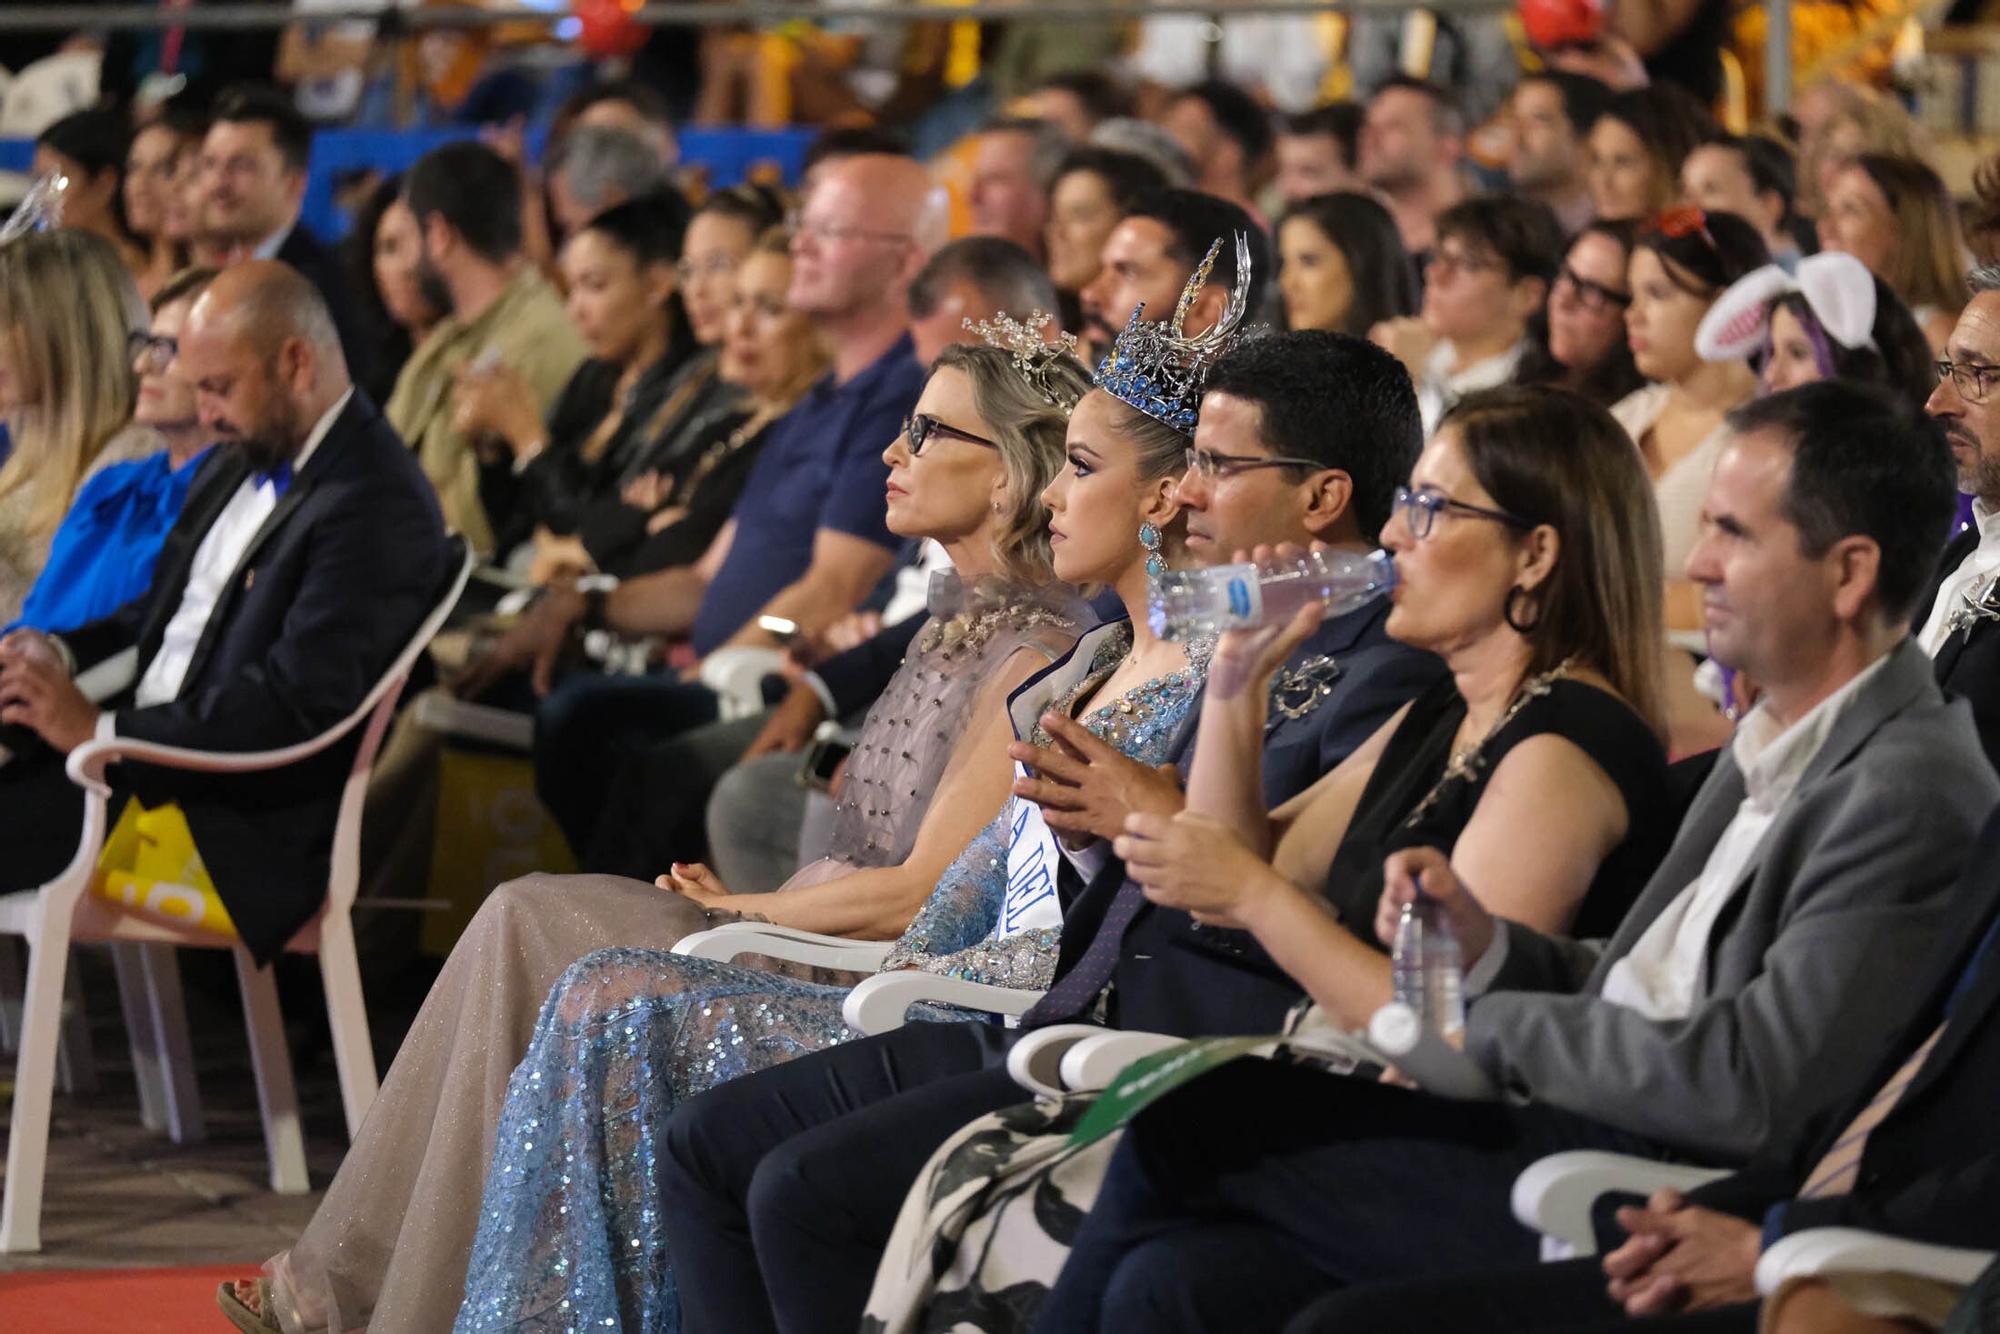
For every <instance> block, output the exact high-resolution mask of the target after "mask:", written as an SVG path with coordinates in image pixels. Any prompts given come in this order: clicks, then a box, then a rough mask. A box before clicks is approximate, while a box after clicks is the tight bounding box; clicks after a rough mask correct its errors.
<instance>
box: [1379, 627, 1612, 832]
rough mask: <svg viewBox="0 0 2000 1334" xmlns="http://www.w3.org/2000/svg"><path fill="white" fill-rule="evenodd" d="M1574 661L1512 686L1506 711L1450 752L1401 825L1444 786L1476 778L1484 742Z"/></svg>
mask: <svg viewBox="0 0 2000 1334" xmlns="http://www.w3.org/2000/svg"><path fill="white" fill-rule="evenodd" d="M1575 662H1576V659H1575V658H1564V659H1563V660H1562V661H1561V662H1559V663H1557V664H1556V665H1555V666H1554V667H1551V668H1550V669H1549V670H1548V671H1546V672H1543V673H1542V674H1541V675H1540V676H1532V677H1529V678H1528V679H1527V680H1525V681H1523V682H1521V684H1520V686H1519V687H1517V688H1516V689H1515V691H1514V698H1513V699H1512V700H1511V701H1509V703H1508V705H1507V710H1506V712H1504V713H1502V714H1501V715H1500V717H1499V719H1498V720H1497V721H1496V722H1495V723H1494V724H1493V726H1492V727H1490V728H1488V729H1487V730H1486V735H1485V736H1483V737H1481V738H1479V740H1478V741H1477V742H1476V743H1475V744H1473V745H1471V746H1467V747H1466V748H1465V749H1464V750H1461V751H1458V752H1456V753H1454V754H1453V755H1452V757H1451V759H1450V761H1449V762H1448V763H1446V765H1445V766H1444V773H1443V775H1442V776H1440V777H1439V778H1438V780H1437V783H1436V785H1435V786H1433V787H1432V788H1431V790H1430V791H1429V792H1426V793H1425V794H1424V799H1423V800H1422V801H1420V802H1418V803H1417V806H1416V809H1415V810H1413V811H1411V812H1410V816H1409V818H1408V819H1407V820H1404V821H1403V828H1405V829H1410V828H1414V827H1415V825H1416V823H1417V821H1418V820H1420V819H1421V818H1423V815H1424V813H1425V812H1426V811H1428V810H1430V808H1431V807H1433V806H1435V805H1437V800H1438V797H1439V796H1441V795H1442V794H1443V792H1444V790H1445V788H1447V787H1449V786H1450V785H1451V784H1453V783H1457V782H1467V783H1469V782H1471V781H1472V780H1473V779H1474V778H1477V777H1478V776H1479V771H1480V770H1481V769H1484V768H1485V767H1486V746H1487V743H1489V742H1491V741H1492V740H1493V738H1494V737H1496V736H1499V735H1500V730H1501V729H1502V728H1504V727H1506V726H1507V724H1508V723H1511V722H1513V721H1514V718H1515V716H1516V715H1518V714H1519V713H1520V712H1521V710H1522V709H1525V708H1527V707H1528V701H1529V700H1531V699H1540V698H1541V697H1542V696H1543V695H1546V694H1548V693H1549V692H1550V691H1551V690H1553V689H1555V685H1556V682H1557V681H1560V680H1562V679H1563V678H1565V677H1567V676H1568V675H1569V669H1570V667H1571V665H1572V664H1574V663H1575Z"/></svg>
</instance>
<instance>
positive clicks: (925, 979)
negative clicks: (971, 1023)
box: [840, 969, 1042, 1034]
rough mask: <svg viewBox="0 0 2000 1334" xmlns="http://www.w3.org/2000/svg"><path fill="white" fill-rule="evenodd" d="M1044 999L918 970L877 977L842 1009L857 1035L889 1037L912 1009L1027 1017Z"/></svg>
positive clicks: (858, 989) (852, 995)
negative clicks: (931, 1005)
mask: <svg viewBox="0 0 2000 1334" xmlns="http://www.w3.org/2000/svg"><path fill="white" fill-rule="evenodd" d="M1041 998H1042V993H1041V992H1039V991H1029V990H1026V989H1024V988H1021V987H995V986H989V985H987V984H986V983H984V982H967V981H966V980H965V979H964V978H960V977H941V976H939V975H938V974H936V973H926V972H921V971H918V970H916V969H901V970H898V971H896V972H893V973H877V974H876V975H875V976H873V977H871V978H869V979H868V980H867V981H865V982H863V983H862V984H861V985H860V986H858V987H856V988H855V989H854V990H852V991H850V992H848V993H847V1003H846V1004H844V1005H842V1006H841V1007H840V1012H841V1015H842V1017H843V1018H845V1019H846V1020H847V1026H848V1027H849V1028H851V1029H853V1030H854V1031H855V1032H857V1033H861V1034H871V1033H887V1032H888V1031H889V1030H890V1029H892V1028H901V1027H902V1026H903V1020H904V1017H905V1016H906V1015H907V1014H908V1012H909V1009H910V1007H911V1006H912V1005H916V1004H918V1003H919V1002H922V1001H935V1002H937V1003H938V1004H940V1005H955V1006H957V1007H958V1008H959V1009H961V1010H981V1011H984V1012H985V1013H987V1014H1005V1015H1017V1014H1026V1013H1027V1012H1028V1011H1029V1009H1031V1008H1032V1007H1033V1006H1034V1003H1035V1002H1036V1001H1038V1000H1040V999H1041Z"/></svg>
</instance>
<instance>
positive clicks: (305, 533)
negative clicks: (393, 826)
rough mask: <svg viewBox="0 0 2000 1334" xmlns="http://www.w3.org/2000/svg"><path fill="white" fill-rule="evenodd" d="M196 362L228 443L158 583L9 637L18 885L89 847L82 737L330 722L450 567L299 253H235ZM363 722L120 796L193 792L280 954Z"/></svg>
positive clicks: (131, 778)
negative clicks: (72, 777)
mask: <svg viewBox="0 0 2000 1334" xmlns="http://www.w3.org/2000/svg"><path fill="white" fill-rule="evenodd" d="M179 370H180V373H181V374H182V375H184V376H186V377H187V379H189V380H190V381H192V382H193V383H194V386H195V394H196V406H197V409H198V411H199V412H200V414H201V420H202V424H203V426H205V427H206V428H207V429H208V430H209V432H210V433H211V434H212V436H213V438H214V439H215V440H216V441H217V442H218V444H219V445H220V446H221V447H220V448H218V449H216V450H214V451H212V452H211V453H210V455H209V457H208V458H207V459H206V460H205V461H204V462H203V463H202V464H201V469H200V471H199V472H198V473H197V474H196V475H195V479H194V482H193V484H192V486H191V487H190V489H189V491H188V497H187V503H186V505H185V506H184V507H183V508H182V510H181V515H180V519H179V521H178V522H177V523H176V524H175V525H174V527H173V529H172V531H170V532H169V533H168V534H167V539H166V544H165V546H164V547H163V548H162V549H161V552H160V559H159V563H158V564H157V565H156V566H155V568H154V573H153V586H152V588H151V589H150V590H148V592H147V593H146V594H145V595H144V596H143V597H140V598H138V599H136V600H134V601H133V602H131V603H128V604H127V605H126V606H124V607H121V608H120V609H119V610H118V611H116V612H114V613H112V614H111V615H110V616H107V617H105V618H104V619H103V620H100V621H95V622H92V623H91V624H89V625H85V626H81V627H79V628H78V629H75V630H72V631H69V632H67V633H65V634H64V635H62V636H61V637H60V638H57V637H54V636H49V635H43V634H40V633H37V632H34V631H16V632H14V633H13V634H11V635H9V636H8V637H7V638H6V639H4V640H0V724H5V725H7V726H8V727H9V728H10V729H11V731H12V733H13V734H12V735H11V736H10V737H9V739H8V741H9V745H10V747H11V748H12V749H13V751H14V752H15V753H14V756H13V758H12V760H11V762H9V763H7V764H5V765H4V766H0V848H5V849H6V856H5V857H0V890H13V889H25V888H31V887H33V886H36V885H39V884H42V883H44V882H46V881H48V880H50V879H52V878H53V877H54V876H55V875H56V874H57V873H58V872H59V871H61V870H62V868H63V867H64V866H65V865H67V864H68V862H69V860H70V858H71V857H72V855H73V854H74V853H75V852H76V845H77V838H78V833H79V830H80V828H81V819H82V811H83V801H82V794H81V792H80V790H79V789H78V788H76V787H75V786H74V785H73V784H71V783H70V782H69V780H68V779H67V777H66V776H65V775H64V772H63V761H64V757H65V756H66V755H68V754H69V752H70V751H72V750H74V749H76V747H78V746H80V745H82V744H83V743H85V742H87V741H91V740H93V739H108V738H113V737H130V738H134V739H137V740H140V741H147V742H152V743H156V744H161V745H168V746H181V747H186V748H189V749H194V750H215V751H262V750H272V749H277V748H279V747H284V746H291V745H296V744H298V743H300V742H303V741H307V740H310V739H311V738H313V737H314V736H317V735H318V734H320V733H321V732H323V731H325V730H326V729H327V728H328V727H331V726H332V725H333V724H334V723H336V722H338V721H340V720H341V719H342V718H345V717H346V716H347V715H349V714H350V713H352V712H353V711H354V710H355V708H356V707H358V706H359V705H360V703H361V701H362V699H363V698H364V697H365V696H366V695H367V693H368V691H369V690H370V689H372V688H373V687H374V685H375V683H376V681H377V680H378V679H380V677H381V675H382V673H383V672H384V671H386V670H387V669H388V667H389V665H390V664H391V663H392V662H393V661H394V660H395V658H396V655H397V653H398V652H399V651H400V650H401V649H402V647H403V646H404V644H405V643H406V642H407V641H408V639H409V637H410V635H411V634H412V633H413V632H414V631H415V630H416V628H417V626H418V625H419V624H420V623H421V622H422V620H423V618H424V616H425V614H426V613H427V612H429V611H430V609H431V607H432V606H433V605H434V603H435V602H436V600H437V598H438V597H439V596H440V595H441V594H442V592H443V591H444V588H445V586H446V580H447V578H448V577H449V575H450V573H452V571H451V568H450V565H451V560H450V554H449V548H448V546H447V543H446V541H445V535H444V526H443V520H442V519H441V517H440V516H439V513H438V505H437V498H436V494H435V493H434V492H433V491H432V489H431V487H430V485H429V484H428V483H427V482H426V481H425V479H424V476H423V474H422V472H421V471H420V470H419V469H418V468H417V465H416V463H415V461H414V460H413V459H412V458H411V456H410V451H409V449H408V448H407V447H406V446H405V445H404V444H403V442H402V441H401V440H400V439H398V438H397V436H396V434H395V432H394V431H392V430H390V429H389V427H388V425H387V424H386V423H385V422H384V421H383V420H382V418H381V415H380V414H379V413H377V412H376V410H375V405H374V404H373V403H371V402H369V401H368V399H367V396H366V395H364V394H362V393H361V392H359V391H358V390H356V389H355V388H354V387H353V385H352V383H351V382H350V380H349V378H348V373H347V362H346V359H345V358H344V357H343V356H342V354H341V350H340V338H339V335H338V333H337V332H336V331H335V328H334V323H333V319H332V317H331V316H330V315H329V314H328V312H327V308H326V303H325V301H324V300H323V299H322V298H321V297H320V294H319V292H318V290H317V289H316V288H314V287H313V285H312V284H311V283H310V282H308V281H307V280H306V279H305V278H303V277H301V276H300V275H299V274H298V272H297V271H296V270H294V269H292V268H290V267H288V266H286V265H284V264H281V263H278V262H276V261H271V260H256V261H251V262H248V263H244V264H239V265H236V266H234V267H232V268H229V269H226V270H224V272H223V274H222V276H221V277H219V278H217V279H216V280H215V282H214V283H213V284H212V285H211V286H210V287H209V289H208V291H207V292H206V293H204V294H203V295H202V297H201V299H200V300H199V301H197V302H196V303H195V306H194V309H193V310H192V311H191V312H189V315H188V319H187V324H186V326H185V327H184V329H183V330H182V332H181V336H180V351H179ZM86 673H87V674H88V677H87V680H88V682H89V684H90V685H91V687H92V688H91V689H90V691H89V693H88V694H86V691H85V689H84V688H82V687H80V685H79V683H78V680H77V678H78V677H79V676H82V675H84V674H86ZM357 742H358V738H355V739H350V740H349V741H347V742H346V743H344V744H342V745H339V746H335V747H333V748H331V749H330V750H328V751H326V752H323V753H322V754H320V755H319V756H316V757H314V758H313V759H311V760H307V761H305V762H303V763H301V764H299V765H297V766H294V767H293V768H290V769H285V770H281V771H279V772H277V773H275V774H273V773H264V774H257V775H249V776H244V777H240V778H222V777H212V776H207V775H201V776H196V775H191V774H188V773H185V772H183V771H179V770H167V769H153V768H143V767H137V766H132V765H125V766H120V767H117V768H114V769H113V770H112V771H111V772H112V776H113V779H114V782H115V783H116V784H117V790H116V791H115V792H114V795H113V799H112V800H113V804H112V808H111V809H112V812H113V814H114V818H115V815H116V813H117V812H118V811H119V810H121V809H122V808H123V806H124V804H125V802H126V800H127V799H128V798H136V799H137V800H139V801H140V802H142V803H143V804H144V805H146V806H148V807H155V806H159V805H162V804H165V803H169V802H173V803H178V805H179V806H180V809H181V812H182V814H183V815H184V816H185V817H186V820H187V825H188V829H189V831H190V833H191V834H192V835H193V838H194V843H195V847H196V849H197V851H199V852H200V854H201V858H202V861H203V863H204V864H205V865H206V867H207V869H208V873H209V877H210V879H211V880H212V881H213V882H214V886H215V891H216V894H217V896H218V897H219V898H220V899H221V901H222V906H223V907H224V908H225V909H226V910H227V912H228V914H229V918H230V921H231V922H233V923H234V925H235V929H236V932H237V934H238V935H239V936H240V937H241V939H242V941H243V943H244V944H245V945H246V946H247V947H248V948H249V950H250V953H251V954H252V955H253V956H254V957H255V958H256V959H257V961H258V962H259V963H264V962H268V961H269V960H270V959H271V958H273V957H274V956H275V955H276V954H277V953H278V952H279V951H280V950H281V949H282V948H283V947H284V943H285V942H286V941H287V940H288V939H290V938H291V936H292V935H293V934H294V933H296V932H297V931H298V929H299V928H300V927H302V926H304V925H305V924H306V922H307V921H309V920H310V919H311V918H312V916H313V915H314V913H316V912H317V911H318V910H319V907H320V903H321V901H322V899H323V898H324V896H325V893H326V882H327V861H328V855H329V851H330V847H331V844H332V836H333V825H334V819H335V816H336V813H337V804H338V801H339V797H340V791H341V784H342V781H343V780H344V778H345V777H346V773H347V767H348V765H349V764H350V763H351V762H352V760H353V755H354V747H355V745H356V744H357ZM16 743H19V744H16Z"/></svg>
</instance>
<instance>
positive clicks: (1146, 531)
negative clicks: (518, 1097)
mask: <svg viewBox="0 0 2000 1334" xmlns="http://www.w3.org/2000/svg"><path fill="white" fill-rule="evenodd" d="M1139 545H1140V546H1142V547H1144V548H1145V549H1146V573H1147V574H1148V575H1150V576H1151V577H1152V578H1155V579H1157V578H1159V577H1160V576H1161V575H1163V574H1165V573H1166V572H1167V562H1166V561H1165V560H1164V559H1163V558H1162V557H1161V555H1160V530H1159V529H1158V528H1155V527H1154V526H1153V522H1152V520H1150V519H1148V520H1147V521H1146V522H1145V523H1142V524H1140V525H1139Z"/></svg>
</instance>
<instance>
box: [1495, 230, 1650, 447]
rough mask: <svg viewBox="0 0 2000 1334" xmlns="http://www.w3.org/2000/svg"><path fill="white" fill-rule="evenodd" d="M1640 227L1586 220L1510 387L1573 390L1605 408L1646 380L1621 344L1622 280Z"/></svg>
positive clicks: (1627, 289)
mask: <svg viewBox="0 0 2000 1334" xmlns="http://www.w3.org/2000/svg"><path fill="white" fill-rule="evenodd" d="M1637 238H1638V228H1637V227H1635V226H1634V225H1633V224H1631V223H1629V222H1605V221H1602V220H1600V221H1597V222H1593V223H1590V224H1589V225H1588V226H1586V227H1584V228H1583V230H1581V231H1579V232H1578V233H1577V234H1576V236H1575V237H1574V238H1573V239H1572V240H1571V241H1570V243H1569V249H1568V250H1567V251H1566V252H1564V254H1563V260H1562V265H1561V266H1560V267H1559V268H1558V269H1557V270H1556V277H1555V281H1554V282H1553V283H1551V284H1550V285H1549V302H1548V309H1547V311H1546V313H1545V314H1544V316H1543V317H1542V323H1541V333H1542V335H1543V336H1542V337H1535V336H1533V335H1531V336H1530V339H1529V342H1530V343H1531V344H1532V345H1533V346H1532V349H1531V350H1530V352H1529V354H1528V355H1527V356H1526V357H1524V358H1522V362H1521V370H1520V373H1519V374H1518V375H1517V376H1516V377H1515V381H1514V382H1515V383H1516V384H1546V385H1553V386H1555V387H1557V388H1560V389H1573V390H1575V391H1576V392H1577V393H1579V394H1582V395H1583V396H1584V397H1585V398H1588V399H1590V400H1591V401H1592V402H1594V403H1602V404H1603V405H1605V406H1606V407H1609V406H1610V405H1611V404H1613V403H1616V402H1617V401H1618V400H1619V399H1621V398H1624V397H1625V396H1626V395H1627V394H1629V393H1631V392H1632V391H1633V390H1635V389H1638V388H1639V387H1640V386H1641V385H1643V384H1645V383H1646V377H1645V376H1643V375H1641V374H1639V368H1638V367H1637V366H1635V365H1634V364H1633V362H1632V349H1631V347H1630V345H1628V344H1627V343H1626V341H1625V311H1626V309H1627V308H1628V307H1630V306H1631V304H1632V287H1631V284H1630V282H1629V281H1628V280H1627V276H1626V275H1627V270H1628V269H1629V268H1630V266H1631V260H1632V248H1633V244H1634V242H1635V241H1636V240H1637Z"/></svg>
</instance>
